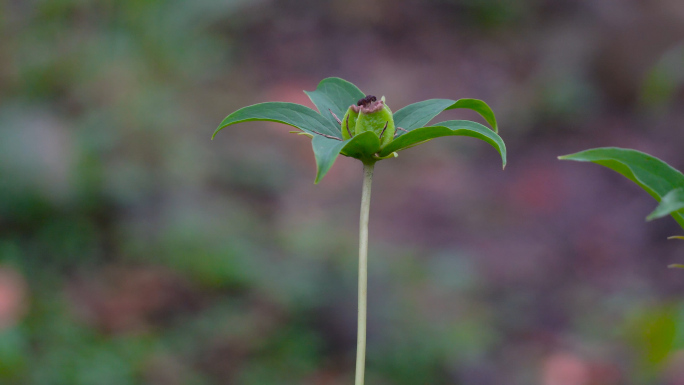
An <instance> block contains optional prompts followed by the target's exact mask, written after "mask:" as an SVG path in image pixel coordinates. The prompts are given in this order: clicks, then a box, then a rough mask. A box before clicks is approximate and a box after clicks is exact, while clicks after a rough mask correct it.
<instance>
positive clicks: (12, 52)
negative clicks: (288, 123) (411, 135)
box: [0, 0, 684, 385]
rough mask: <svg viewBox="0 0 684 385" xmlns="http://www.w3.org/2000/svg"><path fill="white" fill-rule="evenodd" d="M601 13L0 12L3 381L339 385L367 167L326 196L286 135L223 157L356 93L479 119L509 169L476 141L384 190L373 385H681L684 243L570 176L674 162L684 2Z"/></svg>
mask: <svg viewBox="0 0 684 385" xmlns="http://www.w3.org/2000/svg"><path fill="white" fill-rule="evenodd" d="M611 4H612V5H611ZM611 4H607V3H604V2H569V1H543V0H542V1H523V2H514V1H498V0H496V1H490V0H486V1H485V0H476V1H474V0H473V1H471V0H469V1H451V0H448V1H447V0H434V1H430V2H417V1H416V2H414V1H405V2H404V1H402V2H392V1H389V0H364V1H352V2H351V3H350V2H349V1H342V0H330V1H313V0H306V1H300V0H279V1H267V0H263V1H247V0H242V1H239V0H194V1H180V0H178V1H176V0H168V1H162V0H144V1H141V0H116V1H115V0H21V1H15V0H6V1H2V2H0V36H1V39H0V383H3V384H4V383H7V384H22V385H23V384H26V385H52V384H55V385H61V384H69V385H73V384H76V385H78V384H95V383H96V384H117V385H125V384H151V385H155V384H160V385H161V384H164V385H174V384H191V385H192V384H197V385H205V384H206V385H210V384H226V383H229V384H232V383H235V384H248V385H249V384H255V385H256V384H259V385H268V384H279V385H280V384H312V385H314V384H321V385H336V384H342V383H349V382H350V381H351V373H352V372H353V370H352V368H353V355H354V340H355V338H354V337H355V329H354V325H355V308H356V304H355V301H356V271H355V269H356V262H355V260H354V258H353V256H354V255H355V253H354V250H355V247H356V246H355V245H356V226H357V220H358V218H357V210H358V206H357V205H358V203H357V200H358V194H359V187H360V186H359V184H358V182H359V178H358V176H359V170H358V169H356V168H354V167H353V166H350V165H349V164H347V163H344V162H338V163H339V164H336V165H335V167H333V169H331V175H329V176H328V178H327V180H326V181H325V182H324V183H322V184H321V185H320V186H317V187H315V188H314V187H313V186H310V176H311V173H312V172H313V171H312V170H311V169H308V168H306V167H308V166H306V165H308V164H310V161H311V159H310V151H311V150H310V147H309V146H308V144H306V145H305V146H302V147H300V144H299V143H300V141H297V139H296V138H294V137H290V136H289V135H288V134H285V133H284V132H281V131H278V130H277V129H276V128H273V127H270V126H266V127H263V128H264V129H260V130H250V129H249V128H246V129H244V130H239V129H236V130H234V131H232V132H231V135H226V136H225V138H219V139H220V140H219V139H217V140H215V141H213V142H209V137H210V135H211V131H212V130H213V128H214V127H215V126H216V123H217V122H218V121H220V119H221V118H222V117H223V116H225V114H226V113H227V112H228V111H231V110H233V109H235V108H237V107H239V106H243V105H247V104H249V103H250V102H252V101H257V100H266V99H269V100H281V101H289V102H298V103H302V102H305V98H306V97H305V95H304V94H302V93H301V90H302V89H313V88H314V87H315V84H316V82H317V81H318V80H319V79H321V78H324V77H327V76H341V77H344V78H348V79H350V80H352V81H354V82H355V83H356V84H359V86H360V87H361V88H362V89H364V90H368V91H369V92H375V93H376V94H380V93H385V94H386V95H387V96H388V98H389V97H390V95H392V97H393V100H397V102H396V103H397V104H396V107H395V105H394V104H392V107H393V108H396V109H399V108H401V107H402V106H403V105H407V104H410V103H412V102H415V101H417V100H422V99H424V98H426V97H431V96H432V95H436V96H437V97H441V95H444V96H449V97H451V96H454V97H465V96H473V97H478V98H481V99H484V100H487V101H490V100H491V101H492V107H493V109H494V111H495V112H497V116H498V117H499V118H500V124H501V133H502V136H503V138H504V139H505V140H506V142H507V144H509V143H510V148H509V152H510V154H511V163H510V165H509V166H508V167H507V170H506V173H504V174H501V171H500V164H497V162H498V160H497V159H496V157H495V156H494V155H495V154H491V151H490V149H489V148H485V147H484V146H480V145H478V144H477V143H475V141H473V142H466V141H464V142H463V143H461V142H458V143H456V141H454V142H453V143H452V142H448V141H446V142H444V143H439V144H437V143H428V144H426V145H425V146H421V149H415V150H409V151H415V152H414V153H413V154H410V155H411V156H412V158H413V159H414V161H412V162H411V163H406V162H404V161H402V158H401V157H400V158H397V160H396V161H395V162H391V163H393V164H392V165H388V166H387V167H386V168H381V169H379V170H378V172H377V179H376V181H377V183H376V186H374V190H375V191H374V194H375V196H376V197H379V196H381V197H383V198H384V199H378V200H376V201H374V209H373V214H372V219H371V238H372V239H373V240H374V241H373V242H372V246H373V249H372V250H371V253H370V263H371V267H370V271H371V272H370V287H369V288H370V299H369V301H370V309H371V310H370V312H369V316H370V323H369V353H368V361H369V365H368V377H369V378H368V382H369V383H373V384H388V385H389V384H398V385H404V384H406V385H408V384H416V383H421V384H422V383H430V384H435V385H436V384H453V383H473V384H483V385H488V384H500V383H507V384H514V385H515V384H529V383H542V384H544V385H555V384H557V382H553V379H557V378H558V376H559V375H566V374H567V373H570V376H571V378H572V381H573V382H571V383H572V384H577V385H580V384H589V383H591V384H606V385H609V384H621V383H631V382H630V381H631V380H628V379H632V378H634V379H643V380H642V382H643V383H653V384H656V383H657V384H663V383H664V384H668V385H671V384H678V383H677V382H675V381H676V380H678V379H681V378H682V376H684V374H680V373H681V371H679V372H678V371H677V370H680V368H681V367H684V365H682V364H681V362H682V361H681V358H680V355H679V354H678V353H677V351H679V352H681V350H682V348H684V345H683V344H682V341H683V340H682V329H683V328H681V327H679V326H680V325H682V323H683V322H682V319H683V318H682V315H681V309H682V305H681V291H682V290H684V280H683V279H682V278H681V271H678V270H667V269H665V268H664V266H665V265H666V264H667V263H669V262H671V261H672V260H675V259H676V256H681V246H678V244H677V243H676V242H671V243H664V241H663V239H664V238H665V236H667V235H671V234H672V233H673V231H675V229H676V224H675V223H674V222H672V223H670V222H667V221H665V220H663V221H658V223H654V224H653V225H650V224H649V225H648V226H646V225H644V224H643V223H642V221H641V220H640V217H639V215H637V213H639V212H642V213H643V214H644V215H645V214H646V213H648V212H649V211H650V210H651V209H652V202H651V201H650V200H649V198H648V197H643V196H642V194H641V191H638V189H635V190H634V191H630V190H625V189H624V188H623V187H624V185H623V184H622V182H623V181H622V180H620V182H615V180H613V179H610V176H608V177H606V175H608V174H607V173H606V174H598V172H599V171H596V173H595V174H590V173H591V172H592V171H586V173H584V174H581V172H584V171H574V170H575V167H576V165H571V166H567V167H566V166H565V165H557V164H556V163H554V159H555V156H556V155H558V154H562V153H570V152H573V151H575V150H579V149H582V148H588V147H596V146H599V145H609V144H610V145H620V146H623V147H635V148H639V147H641V148H640V149H641V150H644V151H647V150H650V149H651V148H658V149H661V150H662V152H660V153H662V154H663V157H664V158H665V159H666V160H667V161H668V162H669V163H671V164H673V165H674V166H675V167H677V168H680V169H681V168H682V167H681V166H682V165H684V163H683V162H684V155H683V154H682V152H681V143H682V142H684V140H676V139H677V138H681V137H682V136H681V132H683V131H681V130H676V129H675V127H678V126H677V125H678V124H679V125H680V124H681V119H680V115H678V113H679V112H678V111H681V108H679V107H680V106H681V103H682V100H681V98H680V97H679V96H681V95H680V94H679V89H678V88H677V86H675V84H677V83H676V81H674V80H676V79H679V78H678V77H677V76H678V75H677V68H678V67H677V66H676V65H674V64H671V63H673V62H671V61H670V60H671V59H669V58H670V57H676V52H678V51H677V48H673V47H675V45H676V43H677V42H681V41H682V39H684V37H683V36H679V35H678V33H679V32H677V31H678V30H677V28H678V27H677V26H680V25H683V23H681V20H680V19H676V17H679V16H677V15H680V13H679V12H681V6H680V5H678V4H679V3H678V2H662V3H660V2H659V3H657V4H656V3H650V2H649V3H647V4H646V3H644V4H643V5H637V4H636V3H635V2H634V3H633V2H620V3H619V4H617V3H611ZM362 7H368V9H371V10H379V11H377V12H375V11H374V12H366V13H360V12H358V10H359V9H366V8H362ZM667 7H669V8H667ZM672 18H675V19H674V20H675V21H674V22H672ZM625 20H626V21H625ZM644 20H645V21H644ZM649 20H650V21H649ZM668 20H670V21H668ZM639 22H643V24H639ZM649 23H650V24H649ZM621 28H622V29H621ZM604 29H606V30H607V32H605V33H604ZM616 31H617V32H616ZM625 31H635V33H638V34H639V39H633V38H631V35H630V36H627V34H626V33H625ZM653 31H655V32H657V31H665V32H663V34H662V35H658V34H655V33H654V34H651V32H653ZM611 36H614V37H611ZM654 36H655V37H654ZM658 36H665V37H666V39H665V38H660V37H658ZM611 39H612V40H611ZM625 39H626V40H627V41H628V43H627V44H621V43H622V41H623V40H625ZM659 39H660V40H659ZM678 39H679V40H678ZM350 40H353V41H354V44H348V42H349V41H350ZM642 41H643V42H644V44H643V46H641V44H638V43H640V42H642ZM620 47H626V48H623V49H622V50H621V49H620ZM650 47H664V48H663V49H662V50H660V51H659V52H657V53H653V52H651V51H650ZM670 50H671V51H670ZM663 52H674V53H672V54H667V55H666V57H664V59H662V60H663V63H665V64H663V67H662V68H663V70H662V71H660V70H655V71H657V72H658V75H652V76H653V79H655V80H654V82H655V83H653V84H655V86H647V87H646V88H647V89H649V90H651V89H652V90H653V91H647V95H655V96H648V97H647V99H648V100H656V101H660V100H665V96H667V99H668V101H667V103H671V106H672V108H669V109H660V110H657V111H656V113H657V114H658V115H657V116H656V117H657V119H656V118H653V121H654V122H656V123H655V124H644V121H643V117H642V116H641V115H640V114H639V113H638V111H637V109H638V105H637V104H636V103H632V104H630V102H629V100H630V99H629V98H626V99H624V100H623V98H622V97H626V96H634V97H637V96H638V95H640V94H639V92H641V91H642V88H640V87H641V85H642V84H643V83H642V80H643V79H644V77H643V75H644V74H645V73H647V70H648V68H650V67H644V66H643V65H641V64H640V63H639V62H637V63H636V64H635V63H634V58H647V59H648V61H649V63H647V65H648V66H652V65H653V64H654V63H657V62H658V61H659V60H660V59H659V58H660V57H662V55H663ZM672 60H674V59H672ZM667 63H670V64H667ZM603 68H608V69H609V70H608V71H605V70H603ZM657 68H660V67H657ZM662 74H664V75H662ZM663 76H665V77H663ZM444 79H448V81H445V80H444ZM680 88H681V87H680ZM376 91H377V92H376ZM300 97H301V98H304V99H297V98H300ZM661 97H662V99H661ZM303 100H304V101H303ZM454 116H459V117H460V116H463V118H465V119H468V118H475V117H472V116H467V115H454ZM281 133H282V135H281ZM262 136H270V137H271V138H269V140H262V139H264V138H263V137H262ZM273 137H275V140H274V138H273ZM273 142H277V145H272V144H264V143H273ZM485 146H486V145H485ZM649 152H651V153H653V152H654V151H649ZM488 155H492V156H490V157H488ZM387 163H390V162H387ZM444 165H448V166H449V167H445V166H444ZM454 167H456V169H454ZM494 173H496V174H494ZM333 174H334V175H333ZM398 175H401V177H399V176H398ZM614 182H615V183H614ZM577 186H580V187H581V188H579V187H577ZM643 195H645V194H643ZM623 213H624V214H623ZM330 234H335V235H334V236H331V235H330ZM674 326H677V328H676V329H675V328H673V327H674ZM673 333H674V334H673ZM559 373H560V374H559ZM572 376H575V377H572ZM566 381H567V380H566ZM583 381H584V382H583Z"/></svg>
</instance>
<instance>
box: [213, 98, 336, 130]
mask: <svg viewBox="0 0 684 385" xmlns="http://www.w3.org/2000/svg"><path fill="white" fill-rule="evenodd" d="M253 121H268V122H278V123H283V124H287V125H290V126H293V127H297V128H299V129H300V130H303V131H305V132H307V133H310V134H316V132H319V133H322V134H327V135H331V136H335V137H339V136H340V132H339V130H337V131H336V130H334V129H333V128H332V127H331V126H330V123H329V122H328V121H327V120H326V119H325V118H323V117H322V116H321V115H319V114H318V113H317V112H316V111H314V110H312V109H311V108H309V107H306V106H302V105H300V104H295V103H284V102H268V103H259V104H255V105H252V106H248V107H244V108H241V109H239V110H237V111H235V112H233V113H232V114H230V115H228V116H227V117H226V118H225V119H223V121H222V122H221V124H219V126H218V128H217V129H216V131H214V135H212V136H211V138H212V139H213V138H214V137H215V136H216V134H217V133H218V132H219V131H221V130H222V129H224V128H225V127H228V126H230V125H231V124H235V123H242V122H253Z"/></svg>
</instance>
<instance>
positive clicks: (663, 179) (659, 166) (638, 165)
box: [558, 147, 684, 228]
mask: <svg viewBox="0 0 684 385" xmlns="http://www.w3.org/2000/svg"><path fill="white" fill-rule="evenodd" d="M558 159H561V160H574V161H578V162H592V163H596V164H600V165H602V166H605V167H608V168H610V169H611V170H613V171H616V172H618V173H620V174H622V175H623V176H625V177H626V178H627V179H629V180H631V181H632V182H634V183H636V184H637V185H638V186H639V187H641V188H642V189H644V190H645V191H646V192H647V193H649V194H650V195H651V196H652V197H653V198H655V199H656V200H657V201H658V202H660V201H661V200H662V198H663V197H664V196H665V195H666V194H667V193H668V192H670V191H672V190H674V189H678V188H680V187H684V175H682V173H681V172H679V171H677V170H676V169H674V168H673V167H672V166H670V165H669V164H667V163H665V162H664V161H662V160H660V159H658V158H656V157H654V156H651V155H649V154H646V153H643V152H641V151H637V150H632V149H628V148H619V147H600V148H593V149H589V150H585V151H581V152H578V153H575V154H570V155H564V156H559V157H558ZM670 215H672V217H673V218H674V219H675V220H676V221H677V222H678V223H679V225H680V226H682V228H684V215H682V214H680V213H677V212H673V213H671V214H670Z"/></svg>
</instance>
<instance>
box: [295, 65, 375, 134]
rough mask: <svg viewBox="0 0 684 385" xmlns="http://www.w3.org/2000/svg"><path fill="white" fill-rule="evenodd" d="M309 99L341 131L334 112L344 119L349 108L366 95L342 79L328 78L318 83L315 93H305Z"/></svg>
mask: <svg viewBox="0 0 684 385" xmlns="http://www.w3.org/2000/svg"><path fill="white" fill-rule="evenodd" d="M304 93H306V94H307V95H308V96H309V99H311V101H312V102H313V104H315V105H316V108H318V112H320V114H321V115H322V116H323V117H324V118H326V119H327V120H328V121H329V122H330V123H331V124H332V126H333V127H335V129H336V130H337V131H340V124H339V123H337V120H335V118H334V117H333V116H332V114H331V113H330V111H332V112H334V113H335V115H337V117H338V118H340V119H342V118H343V117H344V114H345V113H346V112H347V109H348V108H349V106H351V105H353V104H356V102H357V101H359V99H363V97H365V96H366V95H364V93H363V92H361V90H359V89H358V88H357V87H356V86H355V85H353V84H352V83H350V82H348V81H346V80H344V79H340V78H327V79H323V80H321V82H320V83H318V87H316V90H315V91H304Z"/></svg>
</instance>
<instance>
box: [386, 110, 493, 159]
mask: <svg viewBox="0 0 684 385" xmlns="http://www.w3.org/2000/svg"><path fill="white" fill-rule="evenodd" d="M442 136H469V137H473V138H477V139H480V140H483V141H485V142H487V143H489V144H490V145H491V146H492V147H494V148H495V149H496V150H497V151H498V152H499V155H500V156H501V160H502V163H503V167H506V144H505V143H504V141H503V139H501V137H500V136H499V135H498V134H497V133H495V132H494V131H492V130H490V129H489V128H487V127H486V126H484V125H482V124H480V123H476V122H472V121H469V120H448V121H445V122H441V123H437V124H435V125H434V126H427V127H420V128H416V129H414V130H412V131H410V132H408V133H405V134H404V135H401V136H398V137H397V138H396V139H394V140H393V141H392V142H390V144H388V145H387V146H386V147H385V148H383V149H382V151H381V152H380V156H386V155H388V154H390V153H392V152H394V151H401V150H405V149H407V148H410V147H413V146H414V145H417V144H420V143H422V142H426V141H428V140H431V139H434V138H439V137H442Z"/></svg>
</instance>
